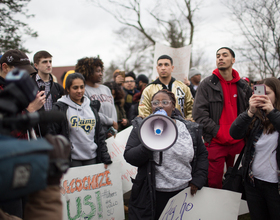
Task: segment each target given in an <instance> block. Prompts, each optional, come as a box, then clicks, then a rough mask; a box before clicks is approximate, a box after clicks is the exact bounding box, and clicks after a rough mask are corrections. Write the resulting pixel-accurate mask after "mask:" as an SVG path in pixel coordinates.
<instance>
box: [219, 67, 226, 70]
mask: <svg viewBox="0 0 280 220" xmlns="http://www.w3.org/2000/svg"><path fill="white" fill-rule="evenodd" d="M227 69H228V67H220V68H218V70H222V71H224V70H227Z"/></svg>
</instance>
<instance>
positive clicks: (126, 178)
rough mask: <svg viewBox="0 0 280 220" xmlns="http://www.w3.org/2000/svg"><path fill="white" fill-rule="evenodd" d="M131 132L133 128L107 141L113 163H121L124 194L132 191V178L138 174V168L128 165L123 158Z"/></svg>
mask: <svg viewBox="0 0 280 220" xmlns="http://www.w3.org/2000/svg"><path fill="white" fill-rule="evenodd" d="M131 130H132V126H130V127H128V128H126V129H125V130H123V131H121V132H120V133H118V134H117V136H116V138H114V137H111V138H108V139H107V140H106V142H107V148H108V152H109V154H110V156H111V160H112V161H113V163H114V162H115V161H119V162H120V163H121V165H120V168H119V169H120V172H121V178H122V186H123V193H126V192H128V191H130V190H131V187H132V182H131V179H130V177H132V178H135V176H136V174H137V167H134V166H132V165H130V164H129V163H127V162H126V161H125V159H124V157H123V153H124V150H125V146H126V142H127V139H128V137H129V135H130V132H131Z"/></svg>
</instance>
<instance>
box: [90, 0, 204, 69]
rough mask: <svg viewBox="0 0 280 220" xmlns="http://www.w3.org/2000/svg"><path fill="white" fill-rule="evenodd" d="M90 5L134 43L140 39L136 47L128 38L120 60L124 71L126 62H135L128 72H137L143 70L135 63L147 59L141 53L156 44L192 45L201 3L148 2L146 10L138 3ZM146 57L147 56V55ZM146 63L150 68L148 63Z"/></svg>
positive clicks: (104, 0)
mask: <svg viewBox="0 0 280 220" xmlns="http://www.w3.org/2000/svg"><path fill="white" fill-rule="evenodd" d="M92 2H93V4H94V5H95V6H97V7H99V8H102V9H103V10H104V11H106V12H108V13H109V14H111V15H112V16H113V17H114V18H115V19H116V20H117V21H118V22H119V23H121V24H123V25H124V28H127V30H128V29H129V31H130V32H133V35H137V37H138V39H139V37H140V36H142V37H141V38H140V39H141V42H140V43H139V40H136V41H135V39H134V41H132V40H131V38H129V37H131V35H130V36H129V37H128V38H126V39H125V42H126V43H127V44H129V47H128V54H127V57H126V58H125V59H124V65H125V66H124V69H127V67H128V66H127V64H128V61H131V60H135V62H134V67H133V68H131V66H129V68H130V69H138V70H139V67H141V66H143V65H141V63H140V62H139V61H143V60H146V59H147V53H145V52H146V51H147V50H148V51H151V50H154V45H155V43H156V42H162V43H163V42H165V43H168V44H169V45H170V46H171V47H182V46H185V45H187V44H192V43H193V36H194V28H195V25H194V13H195V12H196V11H197V10H198V9H199V7H198V6H199V5H200V4H201V2H202V0H174V1H172V3H171V2H170V1H167V0H161V1H159V0H157V1H155V2H154V5H152V3H151V2H149V3H148V4H149V5H147V6H145V2H141V0H118V1H117V0H92ZM174 3H175V4H174ZM193 5H194V6H193ZM143 8H144V10H143ZM135 30H136V32H135ZM135 33H139V34H135ZM118 34H119V36H121V35H123V32H121V31H119V32H118ZM126 37H127V35H126ZM143 39H145V40H143ZM188 39H189V41H188V42H187V40H188ZM151 48H152V49H151ZM148 54H149V55H151V53H150V52H149V53H148ZM151 59H152V56H151V57H150V60H151ZM147 63H150V65H151V64H152V62H151V61H150V62H147ZM148 68H150V67H148Z"/></svg>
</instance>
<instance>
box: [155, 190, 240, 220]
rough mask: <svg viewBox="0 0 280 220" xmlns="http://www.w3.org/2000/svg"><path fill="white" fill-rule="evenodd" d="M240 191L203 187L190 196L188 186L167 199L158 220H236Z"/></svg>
mask: <svg viewBox="0 0 280 220" xmlns="http://www.w3.org/2000/svg"><path fill="white" fill-rule="evenodd" d="M240 198H241V193H235V192H231V191H228V190H221V189H213V188H208V187H203V188H202V189H201V190H198V191H197V193H196V194H195V195H194V196H192V195H191V192H190V187H188V188H187V189H185V190H183V191H182V192H180V193H179V194H178V195H176V196H174V197H172V198H171V199H169V201H168V203H167V205H166V206H165V208H164V210H163V212H162V214H161V216H160V218H159V220H167V219H168V220H172V219H173V220H177V219H180V220H185V219H191V220H225V219H226V220H236V219H237V216H238V210H239V205H240Z"/></svg>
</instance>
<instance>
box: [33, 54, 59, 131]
mask: <svg viewBox="0 0 280 220" xmlns="http://www.w3.org/2000/svg"><path fill="white" fill-rule="evenodd" d="M33 62H34V66H35V68H36V69H37V71H38V72H37V73H35V74H32V75H31V77H32V79H33V80H34V81H35V82H36V84H37V85H38V88H39V90H40V91H44V95H45V96H46V102H45V103H44V106H43V107H42V108H41V109H39V111H50V110H52V105H53V103H55V102H56V101H57V100H58V99H59V98H60V97H61V96H62V95H64V89H63V87H62V86H61V85H59V84H58V83H56V82H54V80H53V77H52V75H51V73H52V55H51V54H50V53H49V52H47V51H38V52H37V53H35V55H34V57H33ZM46 133H47V126H46V125H43V126H42V124H41V125H40V127H39V128H38V130H37V134H40V135H41V136H45V135H46Z"/></svg>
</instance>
